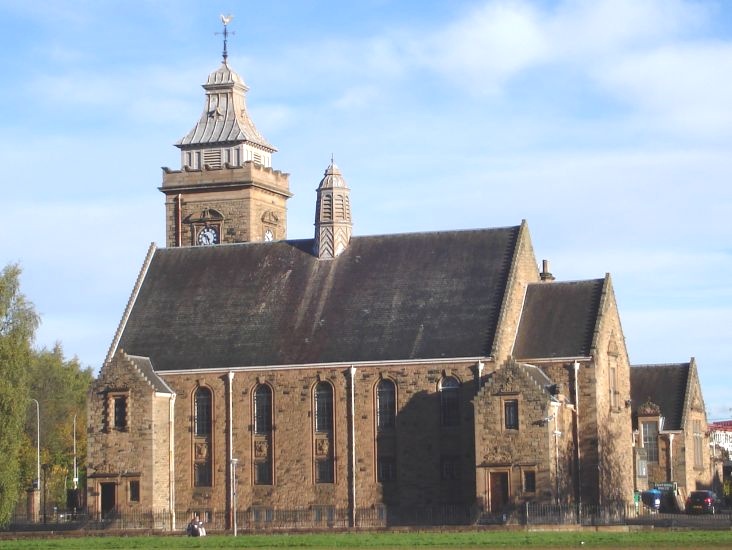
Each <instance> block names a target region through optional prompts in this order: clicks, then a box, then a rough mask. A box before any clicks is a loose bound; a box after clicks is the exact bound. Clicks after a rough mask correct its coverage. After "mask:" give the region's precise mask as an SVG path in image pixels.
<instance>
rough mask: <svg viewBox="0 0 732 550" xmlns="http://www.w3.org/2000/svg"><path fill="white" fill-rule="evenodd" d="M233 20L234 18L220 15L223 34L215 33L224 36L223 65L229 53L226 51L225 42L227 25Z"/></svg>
mask: <svg viewBox="0 0 732 550" xmlns="http://www.w3.org/2000/svg"><path fill="white" fill-rule="evenodd" d="M232 19H234V16H233V15H231V14H229V15H223V14H221V22H222V23H223V24H224V32H217V33H216V34H223V35H224V54H223V55H224V63H226V58H227V57H229V53H228V51H227V50H226V42H227V40H228V38H229V29H228V28H227V27H228V25H229V23H231V20H232ZM231 34H236V33H235V32H232V33H231Z"/></svg>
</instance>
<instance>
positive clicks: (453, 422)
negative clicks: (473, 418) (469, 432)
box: [440, 376, 460, 426]
mask: <svg viewBox="0 0 732 550" xmlns="http://www.w3.org/2000/svg"><path fill="white" fill-rule="evenodd" d="M459 392H460V383H459V382H458V381H457V379H456V378H454V377H452V376H446V377H445V378H443V379H442V380H441V381H440V419H441V421H442V425H443V426H457V425H458V424H460V393H459Z"/></svg>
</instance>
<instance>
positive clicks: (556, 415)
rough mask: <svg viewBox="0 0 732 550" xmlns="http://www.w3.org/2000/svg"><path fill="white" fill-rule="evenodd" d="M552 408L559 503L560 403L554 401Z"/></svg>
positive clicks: (556, 485) (557, 500)
mask: <svg viewBox="0 0 732 550" xmlns="http://www.w3.org/2000/svg"><path fill="white" fill-rule="evenodd" d="M551 408H552V409H553V412H552V416H553V417H554V480H555V482H554V485H555V490H554V502H556V503H557V504H559V438H560V437H561V435H562V432H561V431H559V403H556V402H554V401H552V403H551ZM527 505H528V503H527Z"/></svg>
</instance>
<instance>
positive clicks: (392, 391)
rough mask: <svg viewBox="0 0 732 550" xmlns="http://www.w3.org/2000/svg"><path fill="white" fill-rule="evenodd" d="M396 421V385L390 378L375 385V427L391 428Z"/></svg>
mask: <svg viewBox="0 0 732 550" xmlns="http://www.w3.org/2000/svg"><path fill="white" fill-rule="evenodd" d="M395 422H396V387H395V386H394V382H392V381H391V380H381V381H380V382H379V383H378V384H377V386H376V429H377V430H385V429H389V428H393V427H394V425H395Z"/></svg>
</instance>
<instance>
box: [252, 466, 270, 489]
mask: <svg viewBox="0 0 732 550" xmlns="http://www.w3.org/2000/svg"><path fill="white" fill-rule="evenodd" d="M254 484H255V485H272V463H271V462H270V461H269V460H263V461H261V462H255V463H254Z"/></svg>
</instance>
